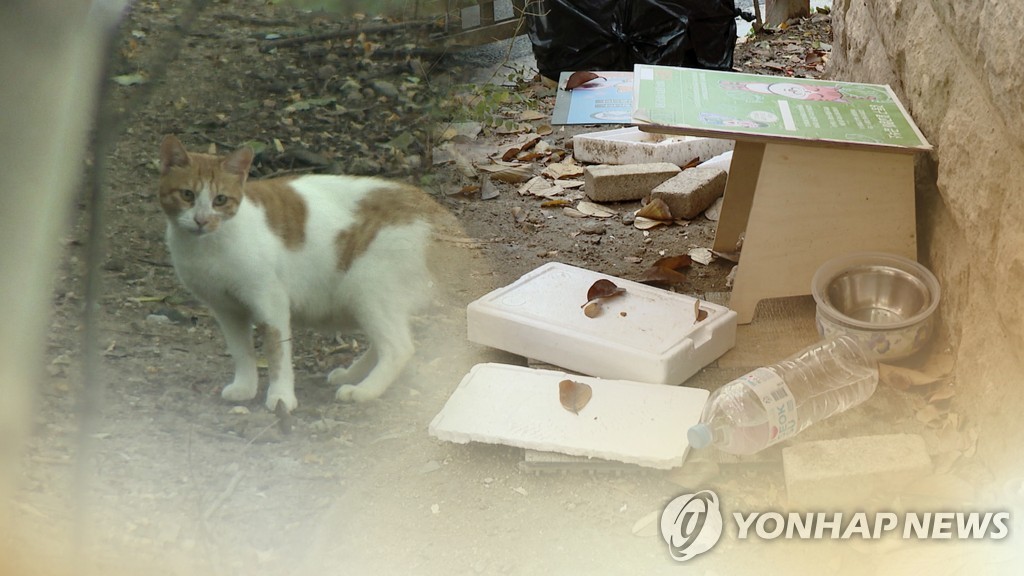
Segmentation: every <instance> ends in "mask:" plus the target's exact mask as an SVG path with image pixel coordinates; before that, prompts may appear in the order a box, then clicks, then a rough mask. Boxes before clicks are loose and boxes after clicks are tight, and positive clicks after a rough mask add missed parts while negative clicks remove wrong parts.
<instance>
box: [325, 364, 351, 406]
mask: <svg viewBox="0 0 1024 576" xmlns="http://www.w3.org/2000/svg"><path fill="white" fill-rule="evenodd" d="M356 381H357V377H356V375H355V374H352V373H351V371H350V370H349V369H348V368H346V367H344V366H339V367H338V368H335V369H334V370H331V372H330V373H329V374H328V375H327V383H328V384H330V385H332V386H340V385H341V384H352V383H353V382H356ZM338 399H339V400H340V399H341V393H340V392H339V393H338Z"/></svg>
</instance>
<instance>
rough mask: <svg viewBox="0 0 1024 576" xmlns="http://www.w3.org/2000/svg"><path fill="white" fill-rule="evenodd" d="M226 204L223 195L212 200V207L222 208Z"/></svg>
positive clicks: (226, 201)
mask: <svg viewBox="0 0 1024 576" xmlns="http://www.w3.org/2000/svg"><path fill="white" fill-rule="evenodd" d="M227 203H228V197H227V196H225V195H223V194H217V195H216V196H214V198H213V205H214V206H223V205H225V204H227Z"/></svg>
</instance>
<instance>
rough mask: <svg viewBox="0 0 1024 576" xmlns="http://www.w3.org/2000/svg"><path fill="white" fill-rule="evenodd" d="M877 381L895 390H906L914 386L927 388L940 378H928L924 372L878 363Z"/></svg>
mask: <svg viewBox="0 0 1024 576" xmlns="http://www.w3.org/2000/svg"><path fill="white" fill-rule="evenodd" d="M878 379H879V380H881V381H882V382H885V383H886V384H887V385H889V386H891V387H893V388H895V389H897V390H907V389H909V388H911V387H914V386H928V385H931V384H935V383H936V382H938V381H939V380H941V379H942V378H941V377H936V376H930V375H928V374H925V373H924V372H918V371H917V370H911V369H910V368H903V367H901V366H893V365H891V364H885V363H883V362H879V363H878Z"/></svg>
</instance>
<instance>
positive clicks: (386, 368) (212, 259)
mask: <svg viewBox="0 0 1024 576" xmlns="http://www.w3.org/2000/svg"><path fill="white" fill-rule="evenodd" d="M252 159H253V152H252V150H251V149H250V148H248V147H246V148H242V149H240V150H237V151H235V152H233V153H231V154H229V155H227V156H224V157H221V156H213V155H208V154H198V153H189V152H188V151H187V150H186V149H185V147H184V146H183V145H182V144H181V142H180V141H179V140H178V139H177V138H175V137H174V136H166V137H165V138H164V140H163V143H162V144H161V147H160V163H161V178H160V194H159V196H160V206H161V207H162V208H163V211H164V213H165V214H166V215H167V246H168V248H169V250H170V254H171V259H172V261H173V263H174V268H175V270H176V271H177V273H178V277H179V278H180V279H181V281H182V283H183V284H184V285H185V287H186V288H188V289H189V290H190V291H191V292H192V293H193V294H195V295H196V297H198V298H199V299H200V300H202V301H203V302H204V303H205V304H206V305H207V306H209V307H210V309H211V310H212V311H213V314H214V316H216V318H217V321H218V323H219V324H220V327H221V330H222V331H223V333H224V338H225V339H226V340H227V345H228V349H229V351H230V352H231V355H232V356H233V357H234V361H235V378H234V381H233V382H232V383H231V384H229V385H228V386H226V387H225V388H224V390H223V392H222V396H223V397H224V398H225V399H227V400H230V401H233V402H240V401H245V400H251V399H252V398H254V397H255V396H256V393H257V369H256V353H255V351H254V349H253V341H252V329H253V325H254V324H257V325H260V324H262V325H265V326H266V335H265V338H264V339H265V346H264V348H265V350H264V352H265V354H266V356H267V361H268V365H269V373H270V385H269V388H268V390H267V397H266V405H267V407H268V408H270V409H271V410H274V409H275V408H276V407H277V404H278V401H282V402H283V403H284V406H285V407H286V408H287V409H288V410H292V409H294V408H295V406H296V405H297V404H298V402H297V400H296V398H295V387H294V381H295V377H294V373H293V370H292V340H291V338H292V326H293V325H304V326H311V327H314V328H319V329H327V330H345V329H350V328H359V329H361V330H362V331H363V332H364V333H365V334H366V336H367V338H368V339H369V340H370V348H369V350H368V351H367V352H365V353H364V354H363V355H362V356H360V357H359V358H358V359H356V361H355V362H354V363H353V364H352V366H351V367H349V368H348V369H345V368H337V369H335V370H334V371H332V372H331V373H330V375H328V377H327V379H328V381H329V382H330V383H331V384H333V385H340V387H339V388H338V391H337V398H338V399H339V400H343V401H356V402H362V401H366V400H371V399H373V398H377V397H379V396H380V395H381V394H383V393H384V391H385V390H386V389H387V388H388V386H390V385H391V383H392V382H393V381H394V380H395V379H396V378H397V377H398V376H399V374H400V373H401V372H402V370H403V369H404V367H405V365H406V364H407V363H408V361H409V360H410V358H411V357H412V355H413V339H412V333H411V327H410V317H411V315H412V314H413V313H414V311H415V310H416V309H417V308H419V307H420V306H422V305H423V304H425V302H426V300H427V299H428V298H429V295H428V294H429V291H428V289H427V287H428V286H430V285H431V279H430V274H429V272H428V269H427V264H426V251H427V246H428V244H429V243H430V240H431V235H432V230H433V229H432V225H431V223H430V222H428V220H427V217H426V216H425V214H429V213H430V212H431V211H432V210H434V209H436V204H433V203H432V202H431V200H430V198H429V196H427V195H426V194H425V193H424V192H422V191H421V190H419V189H417V188H415V187H412V186H409V185H405V184H400V183H396V182H390V181H387V180H383V179H377V178H367V177H350V176H329V175H307V176H297V177H283V178H274V179H269V180H249V179H248V174H249V168H250V165H251V163H252Z"/></svg>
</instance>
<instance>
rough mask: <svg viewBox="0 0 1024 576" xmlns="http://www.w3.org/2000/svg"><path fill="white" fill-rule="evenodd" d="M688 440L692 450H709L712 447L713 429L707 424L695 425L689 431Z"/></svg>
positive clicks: (687, 433)
mask: <svg viewBox="0 0 1024 576" xmlns="http://www.w3.org/2000/svg"><path fill="white" fill-rule="evenodd" d="M686 440H687V441H688V442H689V443H690V447H691V448H696V449H697V450H700V449H701V448H707V447H708V446H710V445H711V428H709V427H708V425H707V424H694V425H693V426H690V429H689V430H687V432H686Z"/></svg>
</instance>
